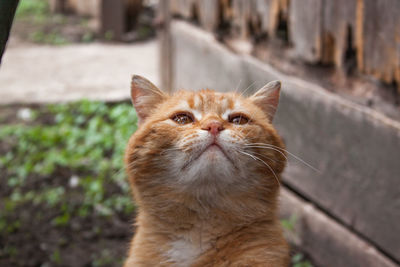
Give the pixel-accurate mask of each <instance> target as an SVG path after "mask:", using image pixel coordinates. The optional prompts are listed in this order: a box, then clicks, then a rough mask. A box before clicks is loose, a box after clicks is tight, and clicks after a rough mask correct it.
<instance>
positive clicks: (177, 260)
mask: <svg viewBox="0 0 400 267" xmlns="http://www.w3.org/2000/svg"><path fill="white" fill-rule="evenodd" d="M196 243H197V242H196ZM207 247H208V246H207V245H204V244H202V245H200V244H199V243H197V244H195V243H193V242H192V241H190V240H187V239H184V238H182V239H178V240H175V241H172V242H171V244H170V249H169V250H168V251H167V253H166V256H167V257H168V262H170V263H174V266H177V267H188V266H190V265H191V264H192V263H193V261H194V260H195V259H196V258H197V257H198V256H199V255H200V254H201V253H202V252H203V251H204V250H205V249H206V248H207Z"/></svg>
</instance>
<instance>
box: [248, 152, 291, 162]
mask: <svg viewBox="0 0 400 267" xmlns="http://www.w3.org/2000/svg"><path fill="white" fill-rule="evenodd" d="M251 153H252V154H253V155H258V156H260V157H265V158H267V159H268V160H270V161H273V162H284V161H282V160H276V159H272V158H270V157H266V156H265V155H263V154H261V153H257V152H254V151H251Z"/></svg>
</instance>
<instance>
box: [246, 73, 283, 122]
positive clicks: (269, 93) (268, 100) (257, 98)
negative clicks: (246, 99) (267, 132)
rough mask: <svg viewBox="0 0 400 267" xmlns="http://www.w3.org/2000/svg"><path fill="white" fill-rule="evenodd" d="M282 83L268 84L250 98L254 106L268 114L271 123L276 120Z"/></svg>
mask: <svg viewBox="0 0 400 267" xmlns="http://www.w3.org/2000/svg"><path fill="white" fill-rule="evenodd" d="M280 91H281V82H280V81H273V82H269V83H267V84H266V85H265V86H264V87H263V88H261V89H260V90H258V91H257V92H255V93H254V95H252V96H251V97H250V99H251V100H252V101H253V103H254V104H256V105H257V106H258V107H260V108H261V109H262V110H263V111H264V112H265V114H267V116H268V119H269V121H270V122H272V120H273V119H274V115H275V112H276V110H277V108H278V104H279V95H280Z"/></svg>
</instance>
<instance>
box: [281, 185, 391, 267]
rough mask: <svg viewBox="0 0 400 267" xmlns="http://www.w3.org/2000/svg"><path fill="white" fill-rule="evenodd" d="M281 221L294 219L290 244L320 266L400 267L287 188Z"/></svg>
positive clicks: (288, 232) (282, 192)
mask: <svg viewBox="0 0 400 267" xmlns="http://www.w3.org/2000/svg"><path fill="white" fill-rule="evenodd" d="M281 217H283V218H286V219H290V218H295V221H294V231H286V233H287V236H288V238H289V240H290V241H291V243H294V244H296V245H297V246H299V247H301V249H303V251H304V252H305V253H307V254H309V255H312V260H313V262H314V263H315V264H316V265H317V266H346V267H359V266H363V267H396V266H398V265H397V264H396V263H394V262H393V261H392V260H390V259H388V258H387V257H386V256H385V255H383V254H382V253H381V252H379V251H378V250H377V249H376V248H375V247H373V246H371V245H370V244H368V242H366V241H365V240H362V238H360V237H358V236H357V235H356V234H354V233H352V232H351V231H350V230H348V229H346V228H345V227H343V226H342V225H340V224H339V223H338V222H336V221H335V220H333V219H332V218H329V217H328V216H326V214H324V213H323V212H322V211H321V210H319V209H318V208H316V207H315V206H314V205H313V204H312V203H310V202H306V201H304V200H303V199H301V198H299V197H298V196H296V195H295V194H293V193H292V191H290V190H288V189H287V188H285V187H282V190H281Z"/></svg>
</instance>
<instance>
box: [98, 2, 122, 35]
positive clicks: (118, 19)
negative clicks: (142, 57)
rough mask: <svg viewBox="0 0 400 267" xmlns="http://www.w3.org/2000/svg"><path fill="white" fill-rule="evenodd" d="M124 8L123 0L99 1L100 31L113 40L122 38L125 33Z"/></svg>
mask: <svg viewBox="0 0 400 267" xmlns="http://www.w3.org/2000/svg"><path fill="white" fill-rule="evenodd" d="M124 12H125V10H124V1H123V0H102V1H101V21H100V23H101V24H100V25H101V26H100V28H101V33H102V34H103V35H104V36H106V37H108V38H111V39H113V40H122V37H123V34H124V33H125V13H124Z"/></svg>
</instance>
